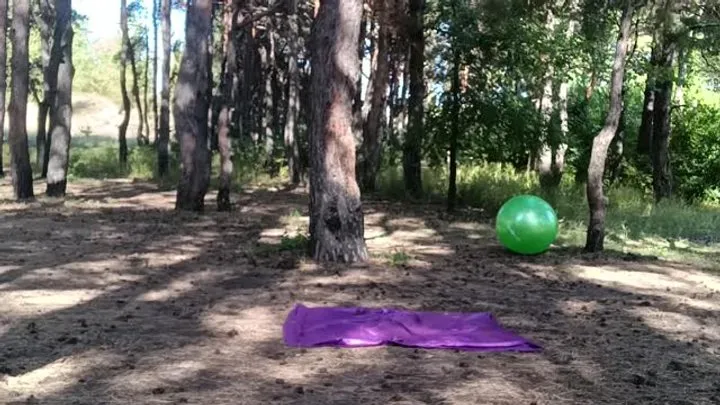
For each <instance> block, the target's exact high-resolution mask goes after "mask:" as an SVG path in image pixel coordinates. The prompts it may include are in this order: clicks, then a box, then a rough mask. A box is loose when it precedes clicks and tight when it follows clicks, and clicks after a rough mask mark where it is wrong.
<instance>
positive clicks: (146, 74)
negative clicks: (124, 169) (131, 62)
mask: <svg viewBox="0 0 720 405" xmlns="http://www.w3.org/2000/svg"><path fill="white" fill-rule="evenodd" d="M154 1H155V0H153V2H154ZM143 42H144V43H145V71H144V72H143V111H144V112H145V115H144V116H143V118H144V120H143V122H144V123H145V142H146V145H150V134H152V133H154V132H155V131H154V130H153V131H151V130H150V118H149V117H150V103H149V99H148V93H149V91H148V90H149V87H150V86H149V84H150V38H149V36H148V35H147V32H145V38H144V41H143Z"/></svg>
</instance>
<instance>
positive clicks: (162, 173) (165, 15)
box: [157, 0, 172, 179]
mask: <svg viewBox="0 0 720 405" xmlns="http://www.w3.org/2000/svg"><path fill="white" fill-rule="evenodd" d="M158 1H161V2H162V7H161V11H160V13H161V14H162V46H163V60H162V72H161V73H162V88H161V94H160V122H159V124H158V142H157V154H158V177H160V178H161V179H163V178H165V177H167V175H168V173H169V171H170V58H171V53H170V52H171V50H172V48H171V46H172V44H171V43H170V41H171V38H170V29H171V26H170V0H158Z"/></svg>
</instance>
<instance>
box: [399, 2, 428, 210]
mask: <svg viewBox="0 0 720 405" xmlns="http://www.w3.org/2000/svg"><path fill="white" fill-rule="evenodd" d="M424 9H425V0H410V3H409V14H410V35H409V40H410V60H409V73H410V74H409V76H410V99H409V100H408V115H409V116H408V125H407V132H406V133H405V139H404V141H405V142H404V145H403V173H404V178H405V190H406V191H407V192H408V193H409V194H410V195H411V196H412V197H415V198H420V197H421V196H422V194H423V187H422V142H423V137H424V134H425V129H424V122H425V121H424V120H425V108H424V107H425V106H424V102H425V77H424V74H423V73H424V70H423V69H424V66H425V32H424V30H423V16H424Z"/></svg>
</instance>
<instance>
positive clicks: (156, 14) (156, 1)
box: [148, 0, 160, 144]
mask: <svg viewBox="0 0 720 405" xmlns="http://www.w3.org/2000/svg"><path fill="white" fill-rule="evenodd" d="M159 19H160V0H153V18H152V24H153V73H152V89H153V93H152V107H153V131H152V132H153V136H154V137H155V139H154V142H155V143H156V144H157V141H158V128H159V126H160V118H159V116H158V42H159V41H158V20H159ZM149 57H150V56H149V55H148V58H149Z"/></svg>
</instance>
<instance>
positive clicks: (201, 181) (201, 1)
mask: <svg viewBox="0 0 720 405" xmlns="http://www.w3.org/2000/svg"><path fill="white" fill-rule="evenodd" d="M211 16H212V0H196V1H195V2H194V3H192V4H191V5H188V9H187V16H186V23H185V26H186V29H185V50H184V52H183V57H182V61H181V62H180V70H179V72H178V81H177V85H176V88H175V97H174V100H175V102H174V109H173V116H174V119H175V133H176V134H177V137H178V141H179V142H180V154H181V166H182V171H181V176H180V183H179V184H178V190H177V200H176V203H175V208H176V209H178V210H185V211H197V212H200V211H203V209H204V208H205V194H206V193H207V190H208V186H209V183H210V151H209V150H208V121H207V119H208V108H209V100H208V99H207V88H208V86H209V83H208V79H209V78H208V75H207V64H208V63H210V61H209V58H208V56H209V55H208V38H209V36H210V31H211V28H212V19H211Z"/></svg>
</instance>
